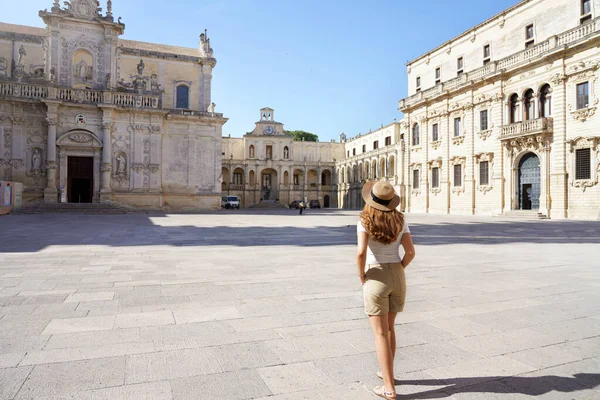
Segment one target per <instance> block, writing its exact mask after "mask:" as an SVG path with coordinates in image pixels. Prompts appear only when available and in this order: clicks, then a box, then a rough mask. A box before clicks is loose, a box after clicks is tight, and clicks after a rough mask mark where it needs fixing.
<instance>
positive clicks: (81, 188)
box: [67, 156, 94, 203]
mask: <svg viewBox="0 0 600 400" xmlns="http://www.w3.org/2000/svg"><path fill="white" fill-rule="evenodd" d="M67 179H68V181H67V201H68V202H69V203H91V202H92V199H93V197H94V158H93V157H72V156H69V158H68V169H67Z"/></svg>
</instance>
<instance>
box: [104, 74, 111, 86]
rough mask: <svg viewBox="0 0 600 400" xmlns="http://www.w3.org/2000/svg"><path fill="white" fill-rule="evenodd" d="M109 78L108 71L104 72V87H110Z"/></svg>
mask: <svg viewBox="0 0 600 400" xmlns="http://www.w3.org/2000/svg"><path fill="white" fill-rule="evenodd" d="M110 79H111V75H110V72H109V73H108V74H106V77H105V78H104V86H105V87H106V89H110Z"/></svg>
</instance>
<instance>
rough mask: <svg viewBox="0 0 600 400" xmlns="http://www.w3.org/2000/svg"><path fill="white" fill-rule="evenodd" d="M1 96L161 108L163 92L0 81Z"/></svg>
mask: <svg viewBox="0 0 600 400" xmlns="http://www.w3.org/2000/svg"><path fill="white" fill-rule="evenodd" d="M0 98H9V99H14V100H56V101H60V102H64V103H73V104H111V105H115V106H119V107H124V108H150V109H159V108H161V106H162V104H161V103H162V101H161V99H162V95H161V94H148V93H124V92H117V91H110V90H92V89H70V88H58V87H56V86H50V85H44V84H28V83H17V82H0Z"/></svg>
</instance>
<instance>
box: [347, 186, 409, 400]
mask: <svg viewBox="0 0 600 400" xmlns="http://www.w3.org/2000/svg"><path fill="white" fill-rule="evenodd" d="M362 197H363V199H364V200H365V203H366V204H365V208H364V209H363V211H362V213H361V214H360V221H359V222H358V225H357V231H358V251H357V257H356V264H357V265H358V276H359V278H360V282H361V283H362V285H363V298H364V302H365V313H366V314H367V315H368V316H369V321H370V322H371V327H372V328H373V334H374V335H375V350H376V351H377V360H378V361H379V367H380V372H377V376H379V377H380V378H383V386H377V387H375V389H373V392H374V393H375V394H376V395H377V396H379V397H383V398H385V399H395V398H396V389H395V385H394V356H395V354H396V331H395V330H394V323H395V319H396V315H397V313H399V312H401V311H402V310H403V309H404V300H405V298H406V280H405V277H404V270H405V269H406V267H408V265H409V264H410V262H411V261H412V260H413V258H415V247H414V245H413V241H412V238H411V236H410V230H409V229H408V226H407V225H406V223H405V221H404V215H403V214H402V213H401V212H400V211H398V210H396V208H397V207H398V205H399V204H400V197H399V196H398V195H397V194H396V192H394V188H393V187H392V185H390V184H389V183H387V182H374V181H372V182H367V183H366V184H365V185H364V187H363V190H362ZM400 245H402V248H403V249H404V256H403V257H401V256H400ZM365 268H366V269H365Z"/></svg>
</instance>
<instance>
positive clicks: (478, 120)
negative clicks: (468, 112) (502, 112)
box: [473, 100, 494, 141]
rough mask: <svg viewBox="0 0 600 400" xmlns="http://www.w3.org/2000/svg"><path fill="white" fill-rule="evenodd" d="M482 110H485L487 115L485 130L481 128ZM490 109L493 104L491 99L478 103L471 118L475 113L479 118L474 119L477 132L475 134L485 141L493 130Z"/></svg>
mask: <svg viewBox="0 0 600 400" xmlns="http://www.w3.org/2000/svg"><path fill="white" fill-rule="evenodd" d="M482 111H487V113H488V116H487V120H488V126H487V129H485V130H481V112H482ZM492 111H493V104H492V101H491V100H490V101H487V102H485V103H482V104H480V105H479V106H478V107H476V108H475V113H474V114H473V118H475V115H477V116H478V117H479V118H476V119H475V121H476V122H475V131H476V132H477V136H479V138H480V139H481V140H483V141H486V140H487V139H488V138H489V137H490V136H492V132H493V130H494V121H493V120H492V118H491V116H492Z"/></svg>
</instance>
